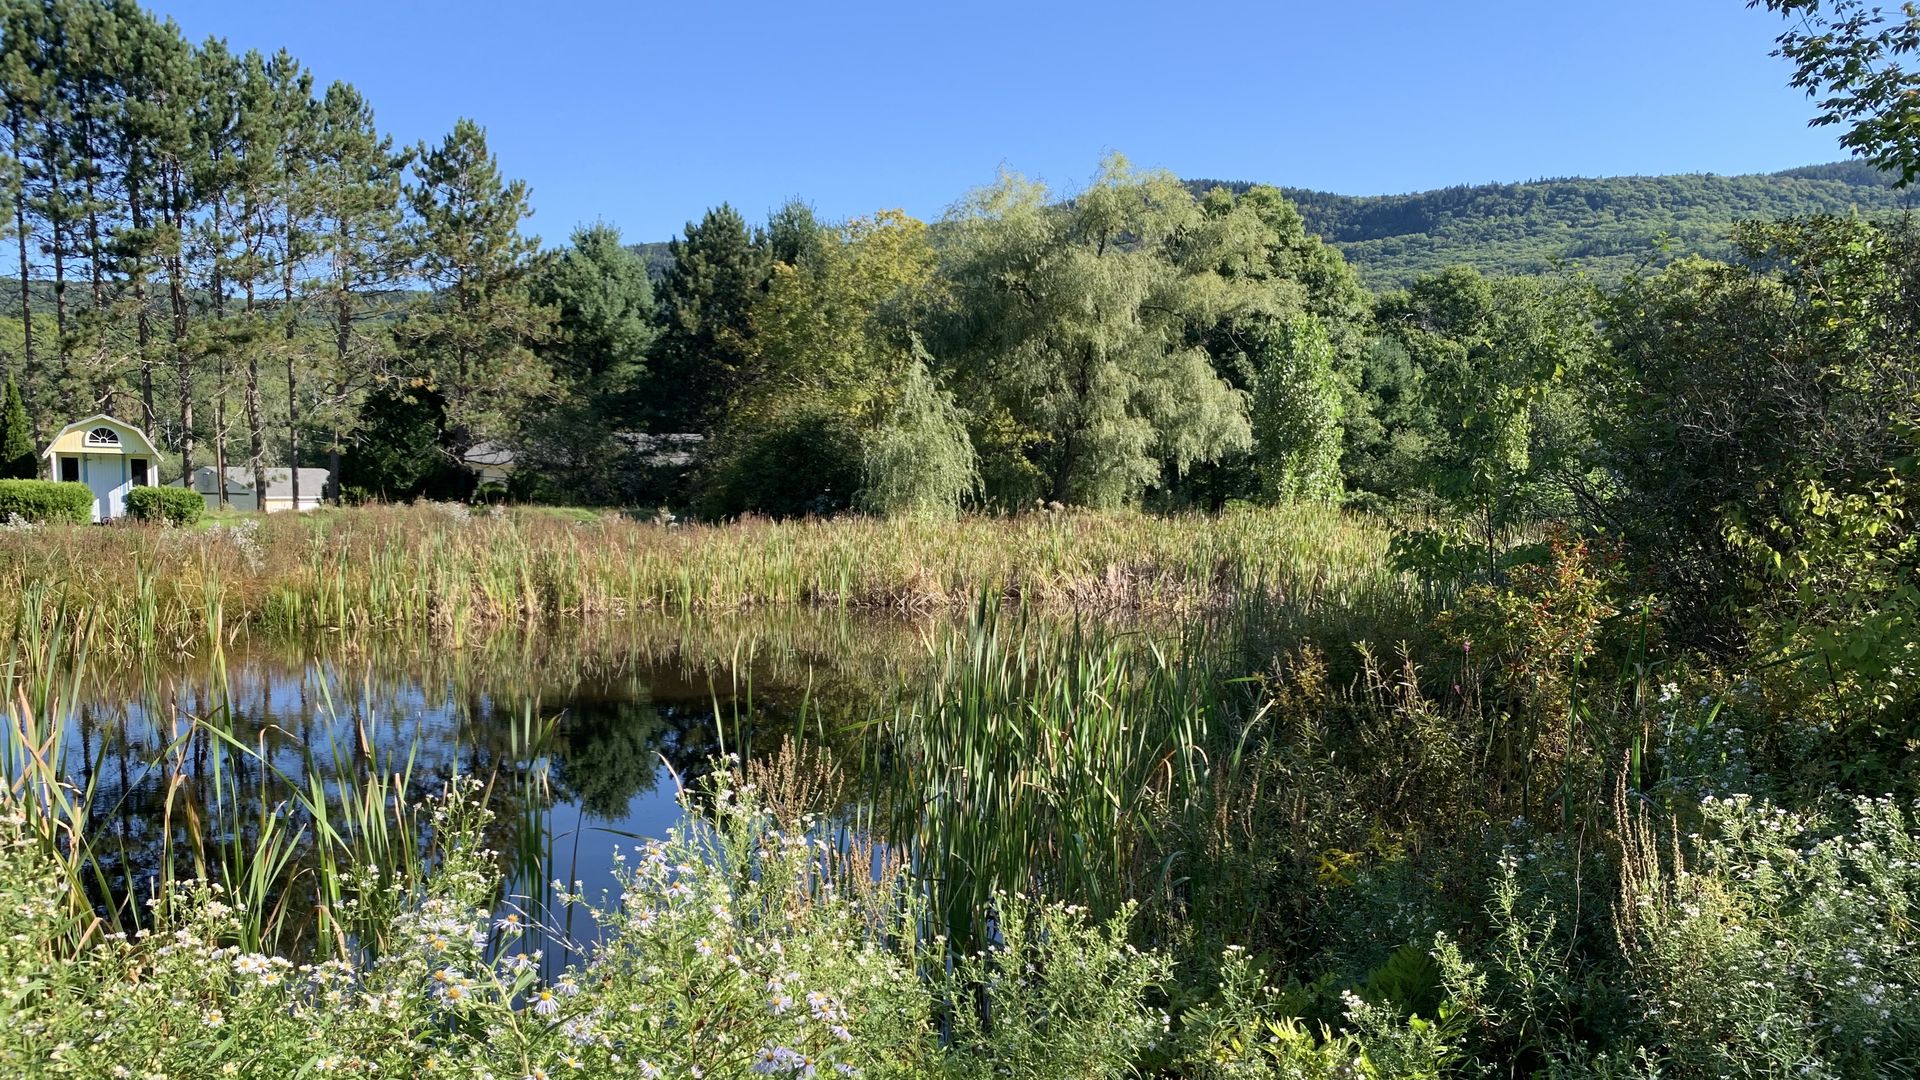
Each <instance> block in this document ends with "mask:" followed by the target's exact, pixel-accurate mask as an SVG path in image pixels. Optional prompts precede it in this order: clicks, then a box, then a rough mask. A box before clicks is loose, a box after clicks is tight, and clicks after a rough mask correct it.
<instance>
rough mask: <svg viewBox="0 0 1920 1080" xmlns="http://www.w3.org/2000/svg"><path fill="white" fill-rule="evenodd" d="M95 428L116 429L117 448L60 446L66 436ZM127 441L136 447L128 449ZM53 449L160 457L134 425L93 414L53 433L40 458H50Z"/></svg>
mask: <svg viewBox="0 0 1920 1080" xmlns="http://www.w3.org/2000/svg"><path fill="white" fill-rule="evenodd" d="M96 427H111V428H113V429H116V434H118V435H119V436H120V445H119V446H86V445H81V444H77V443H72V444H70V445H67V446H61V445H60V444H61V442H62V440H67V439H68V436H70V435H75V434H76V433H82V432H86V431H90V430H92V429H93V428H96ZM129 436H131V437H132V438H131V440H129V438H128V437H129ZM81 437H82V438H84V435H82V436H81ZM68 441H69V442H70V443H71V440H68ZM128 441H132V442H133V443H135V444H136V445H134V446H132V447H128V446H127V445H126V444H127V442H128ZM55 449H59V450H61V451H63V452H65V453H69V454H74V453H88V454H125V453H135V454H151V455H153V456H155V457H158V456H160V451H159V450H158V449H156V448H155V447H154V445H153V440H152V439H150V438H148V437H147V433H146V432H144V431H141V430H140V429H139V428H138V427H135V426H134V425H132V424H129V423H127V422H126V421H125V420H122V419H120V418H119V417H116V416H108V415H107V414H106V413H94V414H93V415H92V416H89V417H87V418H86V419H84V420H75V421H74V422H73V423H71V424H68V425H67V426H66V427H63V428H61V429H60V430H59V431H56V432H54V433H53V438H51V439H49V440H47V448H46V449H45V450H42V451H40V456H41V457H43V458H46V457H52V456H53V452H54V450H55Z"/></svg>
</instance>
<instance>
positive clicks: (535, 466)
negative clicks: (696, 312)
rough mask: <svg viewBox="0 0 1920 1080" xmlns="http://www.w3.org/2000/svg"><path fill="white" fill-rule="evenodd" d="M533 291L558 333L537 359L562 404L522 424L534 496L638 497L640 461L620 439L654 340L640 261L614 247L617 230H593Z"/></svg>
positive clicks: (581, 233)
mask: <svg viewBox="0 0 1920 1080" xmlns="http://www.w3.org/2000/svg"><path fill="white" fill-rule="evenodd" d="M533 291H534V297H535V299H536V300H537V301H538V302H539V303H541V304H544V305H547V306H548V307H550V308H552V310H553V311H554V313H555V324H554V325H555V331H556V332H555V334H554V335H553V337H551V338H550V339H549V340H548V341H547V342H546V343H545V344H544V345H542V346H541V350H540V351H541V355H542V356H543V357H545V358H546V361H547V363H548V365H549V366H550V367H551V368H552V369H553V373H554V379H555V383H556V388H557V390H558V393H559V400H558V401H557V402H556V403H555V404H554V406H553V407H551V408H550V409H548V410H547V411H546V413H545V415H543V416H542V417H541V418H540V420H539V421H538V422H537V423H534V424H531V425H529V430H528V432H527V433H526V438H525V440H524V446H523V450H524V452H525V453H524V457H525V461H526V468H524V469H522V472H523V473H525V474H527V475H530V476H541V477H544V478H546V479H547V482H548V489H547V490H545V491H543V492H541V494H545V495H551V496H553V497H557V498H562V499H565V500H567V501H569V502H586V503H619V502H625V501H628V500H629V499H631V498H637V497H640V496H641V495H642V494H643V493H641V492H639V491H638V490H636V477H637V474H638V473H639V471H640V470H639V468H638V466H639V462H637V461H636V460H634V455H633V454H631V453H629V452H627V451H626V448H625V447H624V446H622V445H621V444H620V442H619V440H618V438H617V433H618V432H619V431H620V430H621V429H623V428H626V429H628V430H631V429H632V428H633V427H634V426H635V425H633V424H632V423H631V422H630V420H631V418H632V417H633V415H634V413H635V412H636V401H635V392H636V390H637V388H638V386H639V383H640V380H641V378H642V377H643V376H644V375H645V374H646V353H647V348H648V346H650V345H651V344H652V342H653V338H654V335H655V333H656V330H655V327H654V323H653V315H654V305H653V286H652V282H651V281H650V280H649V279H648V277H647V266H646V262H645V261H644V260H642V259H641V258H640V256H639V255H637V254H635V253H634V252H633V251H632V250H631V249H630V248H627V247H626V246H624V245H623V244H621V242H620V233H619V230H617V229H615V228H613V227H612V226H609V225H593V226H590V227H587V228H582V229H579V230H576V231H575V232H574V234H573V244H572V246H571V247H569V248H567V249H566V250H564V251H561V252H559V253H556V254H554V255H552V256H550V257H548V258H546V259H544V260H542V262H541V265H540V268H539V270H538V272H537V273H536V274H535V277H534V287H533Z"/></svg>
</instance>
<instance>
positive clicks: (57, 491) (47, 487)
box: [0, 480, 93, 525]
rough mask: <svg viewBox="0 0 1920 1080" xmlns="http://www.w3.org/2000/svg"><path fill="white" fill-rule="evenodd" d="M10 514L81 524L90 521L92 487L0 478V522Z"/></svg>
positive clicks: (32, 519)
mask: <svg viewBox="0 0 1920 1080" xmlns="http://www.w3.org/2000/svg"><path fill="white" fill-rule="evenodd" d="M13 517H20V518H24V519H25V520H27V521H31V522H34V523H36V524H39V523H43V522H54V521H70V522H73V523H75V524H79V525H85V524H86V523H87V522H89V521H92V520H93V489H92V488H89V487H88V486H87V485H85V484H67V483H61V482H60V481H57V480H0V521H4V520H7V519H9V518H13Z"/></svg>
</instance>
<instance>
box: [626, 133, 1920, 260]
mask: <svg viewBox="0 0 1920 1080" xmlns="http://www.w3.org/2000/svg"><path fill="white" fill-rule="evenodd" d="M1255 183H1256V182H1255V181H1245V180H1190V181H1188V182H1187V184H1188V187H1190V188H1191V189H1192V190H1193V191H1194V193H1195V194H1196V195H1201V194H1205V193H1206V192H1207V191H1208V190H1210V189H1212V188H1216V187H1220V188H1226V189H1227V190H1229V191H1232V192H1235V193H1238V192H1243V191H1246V190H1247V189H1248V188H1251V187H1253V186H1255ZM1280 190H1281V191H1282V192H1283V193H1284V194H1285V195H1286V197H1287V198H1288V199H1290V200H1292V202H1293V203H1294V205H1295V206H1297V207H1299V209H1300V214H1301V216H1302V217H1303V218H1305V219H1306V224H1307V229H1308V231H1310V232H1312V233H1314V234H1315V235H1317V236H1319V237H1320V238H1321V239H1323V240H1325V241H1327V242H1328V243H1330V244H1332V245H1333V246H1334V247H1336V248H1338V249H1339V250H1340V253H1341V254H1342V255H1344V256H1346V259H1347V261H1348V262H1349V263H1351V264H1352V265H1353V267H1354V269H1355V270H1356V271H1358V272H1359V274H1360V277H1361V279H1362V280H1363V281H1364V282H1366V284H1368V285H1369V286H1371V287H1373V288H1375V289H1383V288H1392V287H1395V286H1401V285H1406V284H1408V283H1410V282H1412V281H1413V280H1414V279H1415V278H1417V277H1420V276H1421V275H1424V274H1436V273H1439V272H1440V271H1442V270H1445V269H1446V268H1448V267H1450V266H1471V267H1473V268H1474V269H1476V270H1479V271H1481V272H1483V273H1488V274H1495V275H1528V274H1542V273H1548V272H1550V271H1553V270H1555V269H1556V268H1558V267H1562V266H1566V267H1571V268H1577V269H1581V270H1585V271H1586V272H1587V273H1589V274H1591V275H1592V276H1594V277H1595V278H1598V279H1600V280H1603V281H1617V280H1619V279H1620V278H1621V277H1622V276H1623V275H1625V274H1626V273H1628V272H1630V271H1631V270H1633V269H1634V268H1636V267H1641V266H1662V265H1665V264H1666V263H1668V262H1670V261H1672V260H1673V259H1675V258H1677V257H1679V256H1682V255H1706V256H1711V257H1725V256H1726V255H1728V254H1730V253H1731V250H1732V249H1731V247H1730V245H1729V244H1728V240H1727V238H1728V236H1729V234H1730V233H1731V231H1732V228H1733V225H1734V223H1735V222H1738V221H1744V220H1749V219H1756V218H1757V219H1769V220H1770V219H1775V218H1783V217H1798V216H1804V215H1808V214H1848V213H1853V212H1858V213H1861V214H1865V215H1874V214H1881V213H1886V212H1889V211H1897V210H1904V209H1907V208H1909V207H1911V206H1913V205H1914V200H1915V195H1914V193H1913V192H1909V191H1901V190H1897V189H1895V188H1894V186H1893V178H1892V177H1891V176H1888V175H1887V174H1884V173H1881V172H1880V171H1879V170H1877V169H1875V168H1874V167H1873V166H1871V165H1868V164H1865V163H1863V162H1858V161H1839V162H1832V163H1829V164H1825V165H1806V166H1802V167H1800V168H1797V169H1786V170H1783V171H1781V172H1776V173H1760V174H1752V175H1745V176H1720V175H1717V174H1713V173H1686V174H1675V175H1668V176H1610V177H1598V178H1589V177H1558V178H1552V179H1544V180H1529V181H1526V182H1524V183H1505V184H1459V185H1455V186H1453V187H1446V188H1437V189H1435V190H1432V191H1422V192H1415V193H1413V194H1407V195H1339V194H1335V193H1333V192H1328V191H1314V190H1311V189H1309V188H1294V187H1283V188H1281V189H1280ZM630 246H631V248H632V250H633V251H634V252H635V253H636V254H638V255H640V256H641V257H642V258H643V259H645V260H646V261H647V265H648V268H649V270H650V272H651V273H652V274H653V275H654V277H655V278H658V277H659V276H660V275H662V274H663V273H665V271H666V267H667V266H668V265H669V264H671V262H672V259H673V257H672V255H671V254H670V253H669V252H668V250H667V244H666V243H665V242H657V243H644V244H633V245H630Z"/></svg>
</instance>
